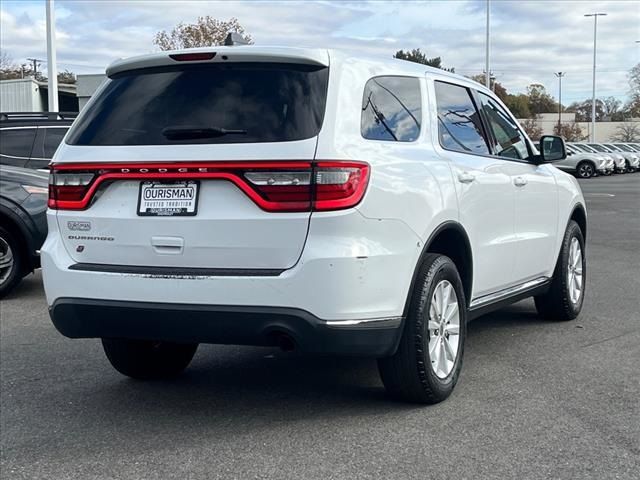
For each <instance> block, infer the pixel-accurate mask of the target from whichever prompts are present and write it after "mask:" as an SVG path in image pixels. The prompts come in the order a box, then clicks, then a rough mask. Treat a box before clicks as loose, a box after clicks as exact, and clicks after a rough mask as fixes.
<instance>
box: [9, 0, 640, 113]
mask: <svg viewBox="0 0 640 480" xmlns="http://www.w3.org/2000/svg"><path fill="white" fill-rule="evenodd" d="M485 5H486V3H485V1H484V0H450V1H424V2H420V1H357V2H355V1H354V2H346V1H343V2H338V1H328V0H325V1H294V0H288V1H279V2H273V1H258V0H254V1H243V2H239V1H238V2H237V1H219V2H207V1H194V2H186V1H169V0H166V1H154V0H129V1H108V0H102V1H83V0H67V1H64V0H57V1H56V15H57V35H58V36H57V38H58V62H59V65H58V68H59V69H68V70H71V71H74V72H76V73H99V72H102V71H104V68H105V66H106V65H108V64H109V63H110V62H111V61H112V60H114V59H116V58H119V57H127V56H131V55H138V54H141V53H147V52H152V51H154V50H155V47H154V45H153V43H152V40H153V36H154V34H155V33H156V32H157V31H158V30H162V29H171V27H173V25H175V24H176V23H178V22H179V21H184V22H192V21H194V20H195V19H196V17H197V16H199V15H211V16H213V17H215V18H218V19H228V18H229V17H232V16H235V17H237V18H238V20H239V21H240V23H241V24H242V25H243V26H244V27H245V29H246V30H247V32H249V33H250V34H251V35H252V36H253V38H254V40H255V42H256V43H259V44H262V45H293V46H313V47H344V48H355V49H357V50H359V51H367V52H369V53H374V54H378V55H381V56H391V55H393V53H395V52H396V51H397V50H399V49H411V48H418V47H419V48H421V49H422V50H423V51H424V52H426V53H427V55H429V56H441V57H442V59H443V64H444V65H445V66H453V67H455V69H456V72H457V73H461V74H463V75H473V74H477V73H481V72H482V70H483V69H484V52H485V44H484V42H485V22H486V19H485V8H486V6H485ZM0 8H1V15H0V46H1V47H2V49H3V50H6V51H7V52H8V53H9V54H10V56H11V57H12V58H13V60H14V61H15V62H16V63H22V62H24V61H25V59H26V58H27V57H36V58H42V59H46V58H47V56H46V45H45V5H44V0H38V1H30V0H23V1H11V0H1V1H0ZM594 10H597V11H600V12H607V13H608V16H607V17H600V18H599V21H598V71H599V72H600V73H599V75H598V96H600V97H603V96H610V95H612V96H616V97H620V98H624V97H625V96H626V95H627V93H628V89H629V85H628V81H627V72H628V70H629V69H630V68H631V67H632V66H633V65H635V64H636V63H638V62H639V61H640V43H635V42H636V41H637V40H640V1H639V0H618V1H595V0H593V1H555V0H537V1H509V0H492V2H491V49H492V60H491V70H492V71H493V72H494V74H495V75H496V77H497V79H498V81H499V82H501V83H502V84H503V85H505V86H506V87H507V89H508V90H509V91H511V92H522V91H524V90H525V88H526V86H527V85H528V84H530V83H543V84H544V85H545V86H546V87H547V89H548V90H549V91H550V92H551V93H552V94H553V95H554V96H557V88H558V87H557V79H556V78H555V76H554V72H557V71H564V72H566V77H565V78H564V79H563V95H562V97H563V98H562V100H563V103H564V104H568V103H570V102H572V101H575V100H582V99H585V98H587V97H590V96H591V68H592V55H593V18H585V17H583V14H585V13H589V12H592V11H594ZM42 68H43V69H45V68H46V65H45V64H43V65H42Z"/></svg>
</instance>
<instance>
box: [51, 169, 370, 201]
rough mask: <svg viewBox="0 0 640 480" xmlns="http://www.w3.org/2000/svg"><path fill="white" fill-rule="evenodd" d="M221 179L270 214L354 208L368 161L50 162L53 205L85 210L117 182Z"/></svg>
mask: <svg viewBox="0 0 640 480" xmlns="http://www.w3.org/2000/svg"><path fill="white" fill-rule="evenodd" d="M179 179H220V180H227V181H230V182H232V183H234V184H235V185H236V186H237V187H238V188H239V189H240V190H242V191H243V192H244V193H245V194H246V195H247V196H248V197H249V198H250V199H251V200H252V201H253V202H254V203H256V205H258V206H259V207H260V208H261V209H263V210H265V211H268V212H308V211H312V210H314V211H328V210H341V209H345V208H351V207H354V206H355V205H357V204H358V203H359V202H360V201H361V200H362V197H363V196H364V193H365V190H366V188H367V183H368V180H369V165H368V164H366V163H364V162H341V161H331V162H329V161H321V162H297V161H291V162H266V161H265V162H228V163H227V162H198V163H182V162H180V163H134V164H124V163H123V164H118V163H111V164H97V163H96V164H90V163H84V164H74V163H70V164H58V165H55V164H54V165H52V166H51V175H50V178H49V208H51V209H59V210H84V209H86V208H88V207H89V205H90V204H91V201H92V200H93V198H94V196H95V193H96V191H97V190H98V189H99V188H100V186H101V185H105V184H107V183H108V182H113V181H117V180H159V181H162V180H179Z"/></svg>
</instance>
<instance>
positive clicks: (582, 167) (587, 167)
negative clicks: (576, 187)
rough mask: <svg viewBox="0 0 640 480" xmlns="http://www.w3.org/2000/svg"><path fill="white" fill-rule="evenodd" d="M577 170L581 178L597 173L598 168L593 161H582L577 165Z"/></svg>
mask: <svg viewBox="0 0 640 480" xmlns="http://www.w3.org/2000/svg"><path fill="white" fill-rule="evenodd" d="M576 172H577V173H578V177H580V178H591V177H593V174H594V173H596V169H595V167H594V166H593V163H591V162H580V163H579V164H578V166H577V167H576Z"/></svg>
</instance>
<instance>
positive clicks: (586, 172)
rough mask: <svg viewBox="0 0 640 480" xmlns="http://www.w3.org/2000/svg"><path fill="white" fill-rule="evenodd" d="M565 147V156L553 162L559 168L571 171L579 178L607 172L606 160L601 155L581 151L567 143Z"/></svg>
mask: <svg viewBox="0 0 640 480" xmlns="http://www.w3.org/2000/svg"><path fill="white" fill-rule="evenodd" d="M566 148H567V158H565V159H564V160H560V161H558V162H555V163H554V165H555V166H556V167H558V168H559V169H560V170H564V171H565V172H569V173H572V174H574V175H576V176H577V177H579V178H591V177H593V176H594V175H606V174H607V160H606V159H605V158H604V157H603V156H600V155H597V154H595V153H585V152H581V151H580V150H578V149H577V148H575V147H573V146H571V145H567V146H566Z"/></svg>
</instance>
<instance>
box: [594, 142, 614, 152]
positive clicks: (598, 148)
mask: <svg viewBox="0 0 640 480" xmlns="http://www.w3.org/2000/svg"><path fill="white" fill-rule="evenodd" d="M589 146H590V147H591V148H593V149H594V150H595V151H597V152H602V153H611V152H610V151H609V150H607V149H606V148H604V147H603V146H602V145H598V144H597V143H590V144H589Z"/></svg>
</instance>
